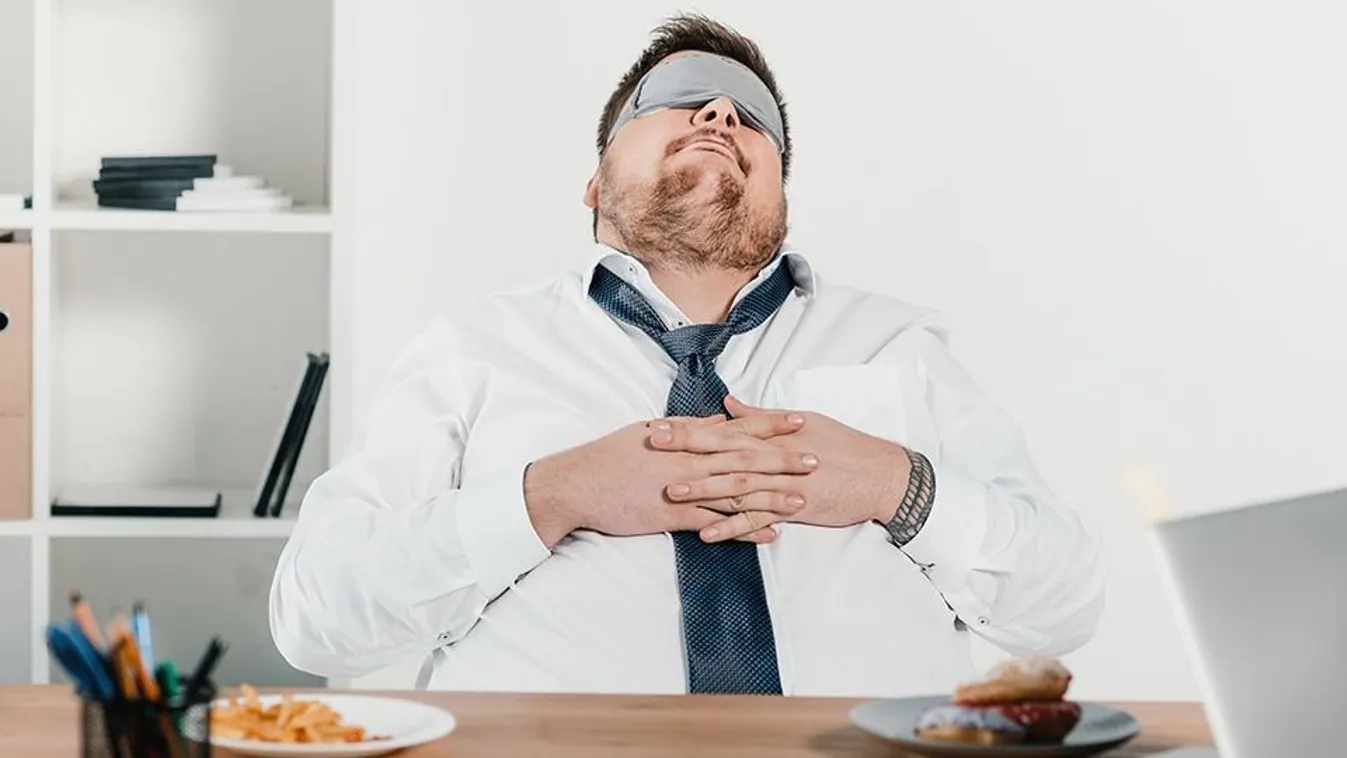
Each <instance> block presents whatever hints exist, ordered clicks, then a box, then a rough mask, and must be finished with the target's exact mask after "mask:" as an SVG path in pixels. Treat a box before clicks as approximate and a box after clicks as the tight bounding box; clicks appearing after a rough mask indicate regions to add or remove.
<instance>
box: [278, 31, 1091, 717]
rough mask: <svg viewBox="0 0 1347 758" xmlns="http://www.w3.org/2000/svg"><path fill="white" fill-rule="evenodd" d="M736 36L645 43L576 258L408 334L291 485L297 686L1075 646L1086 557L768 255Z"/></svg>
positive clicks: (288, 612)
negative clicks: (313, 469) (334, 458)
mask: <svg viewBox="0 0 1347 758" xmlns="http://www.w3.org/2000/svg"><path fill="white" fill-rule="evenodd" d="M788 129H789V126H788V122H787V118H786V114H785V110H784V108H783V107H782V101H781V97H780V95H779V92H778V90H777V86H776V82H775V80H774V78H773V76H772V74H771V72H770V70H769V69H768V67H767V65H766V63H765V62H764V60H763V58H762V56H761V54H760V52H759V50H758V49H757V47H756V46H755V45H754V44H753V43H752V42H751V41H749V40H747V39H745V38H744V37H742V36H740V35H738V34H737V33H735V32H733V31H732V30H730V29H727V28H725V27H723V26H721V25H718V24H716V23H714V22H711V21H709V20H707V19H704V18H701V17H695V16H692V17H679V18H676V19H673V20H672V21H670V22H668V23H667V24H665V25H664V26H662V27H661V28H659V29H658V30H657V31H656V34H655V37H654V40H653V42H652V44H651V45H650V47H649V48H648V49H647V50H646V51H645V53H644V54H643V55H642V56H641V57H640V59H639V60H638V61H637V62H636V64H635V65H634V66H633V67H632V68H631V69H630V71H629V72H628V73H627V74H626V76H624V77H623V79H622V80H621V82H620V84H619V86H618V87H617V89H616V91H615V92H614V93H613V95H612V97H611V98H610V100H609V102H608V104H607V106H606V107H605V108H604V111H603V114H602V118H601V123H600V126H599V133H598V148H599V154H600V160H599V165H598V168H597V170H596V173H595V176H594V177H593V178H592V179H591V180H590V182H589V184H588V186H587V188H586V191H585V201H586V204H587V205H588V206H589V207H591V208H593V209H594V234H595V237H596V240H597V243H598V244H597V253H596V254H595V255H594V256H592V257H591V258H590V259H589V260H588V261H587V262H586V263H585V265H584V266H583V267H581V268H580V269H579V270H578V271H576V272H575V273H574V274H572V275H570V276H567V277H564V278H562V279H560V280H559V281H556V282H553V283H551V284H549V285H548V286H545V287H542V288H539V289H534V290H530V291H526V292H523V293H514V294H509V295H498V296H494V297H490V298H486V299H485V300H484V301H483V302H482V303H481V304H480V305H479V306H478V307H476V308H475V310H474V311H473V313H472V315H471V316H470V317H468V318H466V319H464V320H462V321H460V322H457V323H441V324H437V325H435V326H434V327H433V328H431V329H429V330H428V331H426V332H425V333H424V334H422V335H421V336H419V337H418V338H417V339H416V340H415V341H414V342H413V343H412V344H411V345H410V347H409V348H408V349H407V350H406V352H405V353H404V355H403V356H402V357H401V359H400V360H399V362H398V363H397V365H396V367H395V369H394V371H393V372H392V376H391V377H390V379H389V382H388V385H387V387H386V389H385V390H384V391H383V393H382V395H381V396H380V397H379V398H378V400H377V402H376V403H375V404H374V407H373V409H372V412H371V415H370V417H369V422H368V424H367V432H366V434H365V439H364V440H363V441H362V443H361V444H360V445H358V446H357V448H356V450H355V451H354V453H353V454H352V455H351V456H350V457H349V458H347V459H346V460H344V461H342V462H340V463H339V464H338V465H336V466H335V467H334V468H333V469H332V470H331V471H328V472H327V473H325V474H324V475H323V476H322V477H320V478H319V479H318V480H317V481H316V482H315V483H314V485H313V486H312V488H311V489H310V491H309V492H308V493H307V495H306V498H305V501H304V504H303V508H302V510H301V512H300V516H299V521H298V523H297V524H296V527H295V530H294V533H293V536H292V537H291V538H290V541H289V543H288V544H287V546H286V548H285V550H284V552H283V554H282V556H281V559H280V562H279V565H278V567H277V570H276V576H275V582H274V585H273V587H272V594H271V624H272V630H273V635H274V637H275V640H276V644H277V645H278V647H279V649H280V651H281V653H282V654H283V655H284V656H285V658H286V659H287V660H288V661H289V662H290V663H291V664H292V665H294V666H296V667H297V668H300V669H303V670H306V671H309V672H312V673H315V674H318V675H325V676H334V677H350V676H360V675H363V674H366V673H369V672H372V671H375V670H377V669H380V668H382V667H385V666H388V665H390V664H392V663H394V662H395V661H399V660H402V659H403V658H404V657H405V656H407V655H409V654H414V653H433V665H432V666H430V667H429V669H428V670H429V679H428V681H427V682H426V685H427V686H429V687H431V688H443V689H460V690H515V691H523V690H551V691H572V692H574V691H597V692H736V693H762V694H787V695H793V694H811V695H857V696H860V695H871V696H880V695H900V694H910V693H917V692H933V691H934V692H941V691H948V690H949V689H950V688H951V687H952V686H953V685H954V684H955V683H957V682H959V681H961V680H964V679H967V678H968V677H970V676H971V675H973V673H974V672H973V670H972V664H971V662H970V654H969V649H968V645H969V640H968V633H969V630H971V631H972V632H973V633H976V634H978V635H981V636H982V637H984V638H986V639H987V640H990V641H991V642H992V643H995V644H996V645H998V646H999V647H1000V648H1002V649H1003V650H1005V651H1007V652H1009V653H1012V654H1027V653H1030V652H1040V653H1046V654H1058V653H1061V652H1065V651H1068V650H1071V649H1074V648H1076V647H1078V646H1079V645H1081V644H1083V643H1084V642H1085V641H1086V640H1087V639H1088V638H1089V637H1090V636H1091V635H1092V633H1093V631H1094V628H1095V626H1096V624H1097V621H1098V619H1099V616H1100V613H1101V609H1102V605H1103V570H1102V566H1101V559H1100V556H1099V552H1098V548H1097V545H1096V543H1095V541H1094V540H1093V539H1092V537H1091V536H1090V535H1089V533H1088V532H1087V531H1086V529H1085V528H1084V527H1083V526H1082V524H1081V522H1080V520H1079V519H1078V518H1077V516H1076V515H1075V514H1074V513H1073V512H1072V511H1071V510H1070V509H1068V508H1067V507H1066V506H1064V505H1062V504H1061V503H1060V502H1058V500H1057V499H1056V498H1055V497H1054V496H1053V494H1052V493H1051V492H1050V491H1049V489H1048V488H1047V486H1046V485H1045V484H1044V483H1043V482H1042V481H1041V480H1040V478H1039V476H1038V474H1037V473H1036V472H1035V470H1034V467H1033V465H1032V463H1031V461H1030V460H1029V457H1028V455H1027V453H1026V450H1025V446H1024V443H1023V442H1022V440H1021V437H1020V434H1019V432H1018V430H1017V428H1016V426H1015V424H1014V422H1013V421H1012V420H1011V419H1010V418H1008V417H1007V416H1006V415H1005V414H1004V413H1002V412H1001V411H1000V410H998V409H997V408H996V407H995V406H994V405H993V404H992V403H991V402H990V401H989V400H988V399H987V398H986V397H985V396H984V395H983V394H981V393H980V392H979V391H978V389H977V388H976V387H975V386H974V384H973V383H972V382H971V381H970V379H969V377H968V376H967V375H966V374H965V373H964V372H963V370H962V369H961V368H960V367H959V365H958V364H957V363H956V362H955V360H954V359H953V358H952V357H951V355H950V353H949V351H948V350H947V348H946V344H945V332H944V329H943V327H941V326H940V325H939V322H938V321H937V320H936V318H935V317H934V315H933V314H931V313H930V312H928V311H925V310H922V309H919V308H916V307H913V306H909V305H905V304H903V303H901V302H898V301H895V300H893V299H890V298H887V297H881V296H878V295H873V294H868V293H865V292H861V291H858V290H855V289H851V288H848V287H844V286H840V285H837V284H832V283H830V282H827V281H825V280H824V279H823V278H822V277H820V276H818V275H817V274H816V273H815V271H814V268H813V265H812V263H811V261H809V260H806V258H805V257H804V256H803V255H801V254H800V253H798V252H795V251H789V250H785V249H784V248H783V240H784V237H785V230H786V203H785V195H784V189H783V185H784V181H785V177H786V176H787V172H788V169H789V162H790V156H791V143H790V136H789V131H788Z"/></svg>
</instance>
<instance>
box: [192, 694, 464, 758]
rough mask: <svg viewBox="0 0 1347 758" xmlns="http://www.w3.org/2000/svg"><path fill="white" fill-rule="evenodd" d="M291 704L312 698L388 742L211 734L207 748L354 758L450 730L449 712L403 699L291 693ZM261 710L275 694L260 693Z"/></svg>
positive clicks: (270, 756) (282, 756) (269, 756)
mask: <svg viewBox="0 0 1347 758" xmlns="http://www.w3.org/2000/svg"><path fill="white" fill-rule="evenodd" d="M294 698H295V700H318V701H321V702H323V703H326V704H327V705H328V706H329V707H330V708H332V709H333V710H335V711H337V712H338V713H340V714H341V720H342V723H343V724H355V725H359V726H363V727H365V731H366V733H368V734H371V735H384V736H387V737H389V738H390V739H386V740H377V741H370V742H336V743H319V744H313V743H308V744H293V743H277V742H261V741H259V740H239V739H230V738H226V737H217V736H215V735H214V734H211V740H210V744H211V745H213V746H215V747H221V748H228V749H230V750H233V751H235V752H237V753H239V754H240V755H253V756H265V757H266V758H318V756H342V758H356V757H357V756H372V755H384V754H386V753H391V752H393V751H394V750H401V749H402V748H406V747H412V746H413V745H422V744H425V743H427V742H433V741H434V740H438V739H440V738H441V737H443V736H445V735H447V734H449V733H450V732H452V731H453V730H454V726H455V725H456V724H455V721H454V716H453V714H451V713H449V712H448V711H446V710H443V709H440V708H436V707H434V706H432V705H426V704H425V703H421V702H417V701H415V700H405V699H402V698H396V697H374V696H370V695H336V694H331V695H330V694H327V693H323V692H302V693H296V694H295V695H294ZM258 700H259V701H260V702H261V703H262V707H264V708H265V707H268V706H270V705H272V704H273V703H279V702H280V701H281V696H280V695H260V696H258ZM215 704H216V705H221V706H226V705H228V704H229V701H228V700H217V701H215Z"/></svg>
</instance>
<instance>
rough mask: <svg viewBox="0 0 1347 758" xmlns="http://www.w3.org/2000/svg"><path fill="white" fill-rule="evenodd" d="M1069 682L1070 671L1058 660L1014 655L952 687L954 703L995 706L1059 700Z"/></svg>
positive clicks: (1064, 693)
mask: <svg viewBox="0 0 1347 758" xmlns="http://www.w3.org/2000/svg"><path fill="white" fill-rule="evenodd" d="M1070 685H1071V672H1070V671H1067V669H1066V667H1065V666H1063V665H1062V664H1061V663H1060V662H1059V661H1057V660H1055V659H1053V658H1044V657H1042V656H1031V657H1028V658H1017V659H1015V660H1010V661H1006V662H1004V663H1001V664H998V665H997V666H996V667H995V668H993V669H992V670H991V671H989V672H988V673H987V676H986V677H985V678H983V679H982V680H981V681H977V682H969V683H967V684H961V685H959V686H958V687H956V688H955V690H954V702H955V703H958V704H960V705H995V704H998V703H1022V702H1026V701H1053V700H1061V699H1062V698H1063V697H1065V696H1066V690H1067V688H1068V687H1069V686H1070Z"/></svg>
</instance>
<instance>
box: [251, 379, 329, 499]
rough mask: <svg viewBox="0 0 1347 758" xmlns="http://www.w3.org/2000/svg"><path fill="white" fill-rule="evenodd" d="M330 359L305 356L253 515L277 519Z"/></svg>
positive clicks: (316, 404)
mask: <svg viewBox="0 0 1347 758" xmlns="http://www.w3.org/2000/svg"><path fill="white" fill-rule="evenodd" d="M329 361H330V358H329V356H328V354H327V353H317V354H315V353H309V354H308V365H307V366H306V367H305V369H304V379H303V380H302V381H301V382H300V384H299V392H298V393H297V394H296V395H295V402H294V405H292V406H291V408H290V418H289V419H288V420H287V421H286V424H285V431H284V432H283V433H282V434H281V441H280V444H279V445H278V446H277V448H276V455H275V456H274V457H273V458H272V459H271V466H270V467H269V468H268V469H267V475H266V479H265V480H264V481H263V483H262V491H261V492H260V493H259V494H258V497H257V505H256V506H255V507H254V508H253V515H254V516H257V517H259V518H261V517H265V516H273V517H275V516H280V515H281V508H282V506H283V505H284V504H285V496H286V494H287V493H288V492H289V490H290V480H291V478H292V477H293V476H294V474H295V466H296V464H297V463H298V462H299V454H300V452H301V451H303V449H304V439H305V438H306V437H307V436H308V433H309V424H310V422H312V421H313V413H314V409H315V408H316V407H317V406H318V396H319V395H320V394H321V393H322V390H323V382H324V380H325V379H326V378H327V367H328V363H329Z"/></svg>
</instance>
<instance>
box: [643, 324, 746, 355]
mask: <svg viewBox="0 0 1347 758" xmlns="http://www.w3.org/2000/svg"><path fill="white" fill-rule="evenodd" d="M733 334H734V330H733V328H732V327H731V326H730V325H728V324H696V325H693V326H684V327H681V328H678V329H672V330H670V331H667V332H664V333H663V334H658V335H655V339H656V340H657V341H658V342H659V344H660V347H663V348H664V351H665V352H666V353H668V354H669V357H670V358H672V359H673V360H674V362H675V363H682V362H683V361H684V360H686V359H687V358H689V357H691V356H694V355H696V356H701V357H703V358H710V359H712V362H714V360H715V358H716V357H717V356H719V355H720V353H721V351H723V350H724V349H725V345H727V344H729V341H730V337H731V336H732V335H733Z"/></svg>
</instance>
